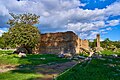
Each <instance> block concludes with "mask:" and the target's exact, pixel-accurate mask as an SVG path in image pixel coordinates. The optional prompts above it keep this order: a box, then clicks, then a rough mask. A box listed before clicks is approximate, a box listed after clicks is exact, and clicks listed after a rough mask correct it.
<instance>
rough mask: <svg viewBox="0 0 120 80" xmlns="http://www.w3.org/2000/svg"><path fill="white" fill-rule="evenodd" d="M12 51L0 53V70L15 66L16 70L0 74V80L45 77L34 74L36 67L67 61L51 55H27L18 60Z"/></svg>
mask: <svg viewBox="0 0 120 80" xmlns="http://www.w3.org/2000/svg"><path fill="white" fill-rule="evenodd" d="M12 52H13V51H0V68H1V67H2V66H6V65H10V66H16V68H17V69H16V70H11V71H8V72H4V73H0V80H33V79H36V78H43V77H45V76H44V75H42V74H40V73H39V74H38V73H36V69H35V68H34V67H35V66H36V65H40V64H49V63H52V64H54V63H61V62H67V61H69V60H67V59H62V58H58V57H57V55H53V54H28V55H27V57H24V58H19V57H18V55H17V54H12Z"/></svg>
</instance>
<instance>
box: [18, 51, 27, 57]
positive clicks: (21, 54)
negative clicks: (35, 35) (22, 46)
mask: <svg viewBox="0 0 120 80" xmlns="http://www.w3.org/2000/svg"><path fill="white" fill-rule="evenodd" d="M18 56H19V57H27V56H26V54H25V53H22V52H20V53H19V54H18Z"/></svg>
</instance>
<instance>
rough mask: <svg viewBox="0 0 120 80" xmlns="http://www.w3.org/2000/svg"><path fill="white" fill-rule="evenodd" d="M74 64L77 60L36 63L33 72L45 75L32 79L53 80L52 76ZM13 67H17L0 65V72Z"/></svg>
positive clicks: (13, 68)
mask: <svg viewBox="0 0 120 80" xmlns="http://www.w3.org/2000/svg"><path fill="white" fill-rule="evenodd" d="M75 64H77V61H70V62H66V63H56V64H43V65H37V66H35V67H34V69H35V72H36V73H38V74H42V75H44V76H45V77H43V78H37V79H34V80H53V78H55V77H56V76H58V75H59V74H60V73H62V72H63V71H65V70H67V69H69V68H71V67H72V66H73V65H75ZM15 69H17V68H16V67H15V66H12V65H6V66H1V67H0V73H2V72H7V71H10V70H15Z"/></svg>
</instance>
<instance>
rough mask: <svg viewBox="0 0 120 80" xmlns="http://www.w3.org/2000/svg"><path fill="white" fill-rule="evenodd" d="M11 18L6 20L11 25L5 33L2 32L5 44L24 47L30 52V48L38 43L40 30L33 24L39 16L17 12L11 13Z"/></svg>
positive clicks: (37, 20)
mask: <svg viewBox="0 0 120 80" xmlns="http://www.w3.org/2000/svg"><path fill="white" fill-rule="evenodd" d="M11 16H12V17H13V19H10V20H9V21H8V24H9V25H10V26H11V27H10V28H9V30H8V32H7V33H4V34H3V37H4V39H5V40H6V41H5V42H6V43H8V44H7V45H15V46H16V47H24V48H26V50H27V51H28V52H29V53H31V50H30V49H32V48H34V47H35V45H36V44H37V43H39V39H40V31H39V30H38V28H37V27H35V26H34V24H37V23H38V22H39V16H37V15H35V14H30V13H28V14H19V15H15V14H13V13H11Z"/></svg>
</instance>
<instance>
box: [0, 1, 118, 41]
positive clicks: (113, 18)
mask: <svg viewBox="0 0 120 80" xmlns="http://www.w3.org/2000/svg"><path fill="white" fill-rule="evenodd" d="M6 3H7V4H6ZM11 12H12V13H15V14H21V13H28V12H29V13H35V14H37V15H40V16H41V17H40V24H37V25H36V26H37V27H38V28H39V29H40V31H41V32H42V33H46V32H47V33H49V32H65V31H74V32H75V33H76V34H77V35H79V37H80V38H82V39H94V38H95V37H96V34H98V33H99V34H100V35H101V40H104V39H105V38H110V39H111V40H120V36H119V33H120V0H19V1H18V0H0V35H2V33H3V32H6V31H7V30H8V28H9V25H7V24H6V22H7V21H8V20H9V19H10V18H11V16H10V15H9V13H11Z"/></svg>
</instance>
